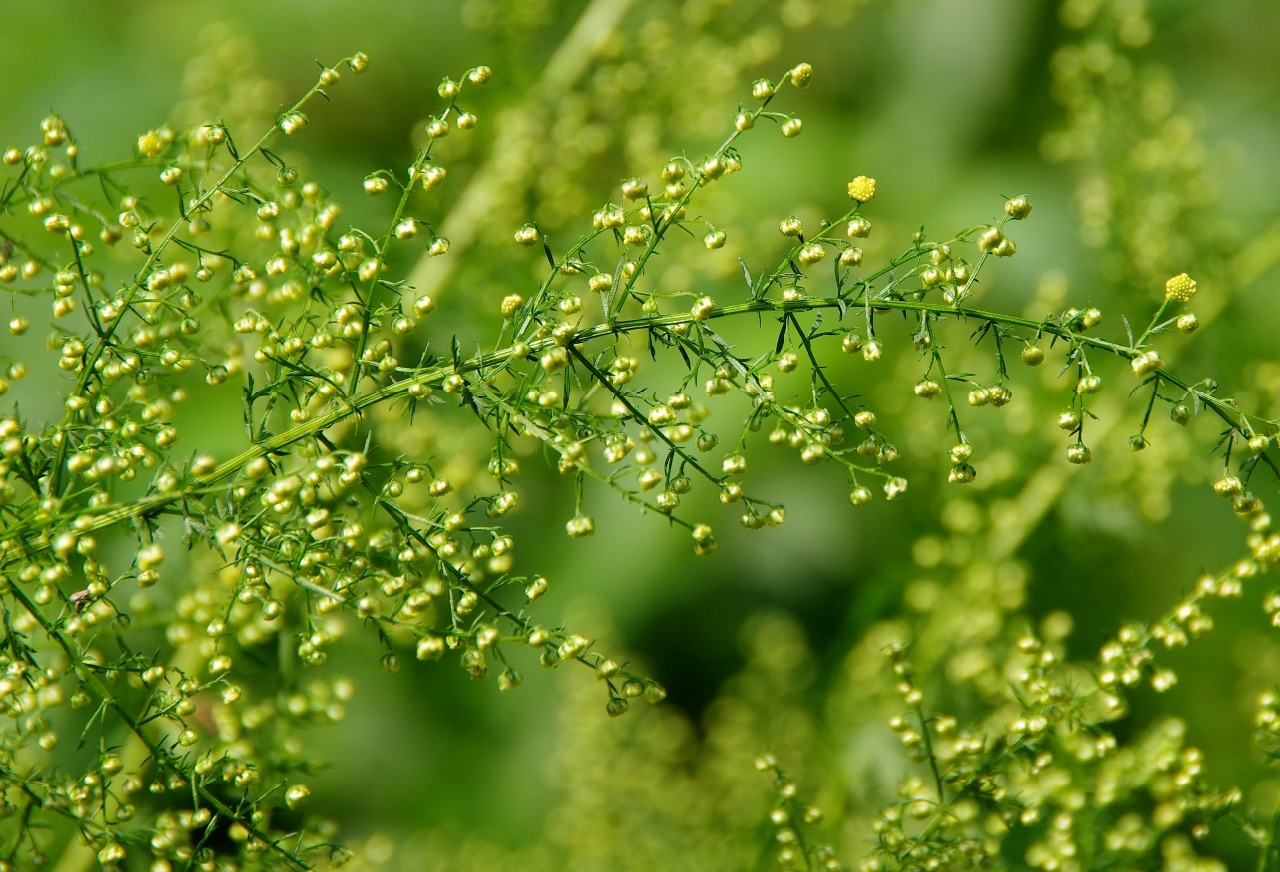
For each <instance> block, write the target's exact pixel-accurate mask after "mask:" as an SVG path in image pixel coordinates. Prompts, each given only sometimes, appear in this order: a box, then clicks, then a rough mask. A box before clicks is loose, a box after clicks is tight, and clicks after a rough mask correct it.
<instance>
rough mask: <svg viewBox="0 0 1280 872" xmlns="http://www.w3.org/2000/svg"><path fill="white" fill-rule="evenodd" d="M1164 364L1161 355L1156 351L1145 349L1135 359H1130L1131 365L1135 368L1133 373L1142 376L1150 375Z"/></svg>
mask: <svg viewBox="0 0 1280 872" xmlns="http://www.w3.org/2000/svg"><path fill="white" fill-rule="evenodd" d="M1162 365H1163V363H1162V361H1161V360H1160V355H1159V354H1157V353H1156V352H1154V351H1144V352H1143V353H1142V354H1139V355H1138V356H1137V357H1135V358H1134V359H1133V360H1131V361H1129V366H1130V367H1131V368H1132V369H1133V374H1134V375H1136V376H1138V378H1142V377H1143V376H1147V375H1150V374H1151V373H1153V372H1155V371H1156V370H1158V369H1159V368H1160V367H1161V366H1162Z"/></svg>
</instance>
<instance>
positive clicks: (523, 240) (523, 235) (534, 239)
mask: <svg viewBox="0 0 1280 872" xmlns="http://www.w3.org/2000/svg"><path fill="white" fill-rule="evenodd" d="M541 239H542V234H541V233H539V232H538V228H537V227H534V226H533V225H532V224H526V225H524V226H523V227H521V228H520V229H519V230H517V231H516V233H515V240H516V242H518V243H520V244H521V245H523V246H525V247H526V248H528V247H529V246H531V245H537V244H538V242H539V241H540V240H541Z"/></svg>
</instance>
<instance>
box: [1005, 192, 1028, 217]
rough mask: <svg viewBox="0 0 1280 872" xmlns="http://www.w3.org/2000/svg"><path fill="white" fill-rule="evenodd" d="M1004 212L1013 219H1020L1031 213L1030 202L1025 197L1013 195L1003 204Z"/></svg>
mask: <svg viewBox="0 0 1280 872" xmlns="http://www.w3.org/2000/svg"><path fill="white" fill-rule="evenodd" d="M1004 214H1006V215H1008V216H1009V217H1010V218H1012V219H1014V220H1015V221H1021V220H1022V219H1023V218H1026V217H1027V216H1028V215H1030V214H1031V202H1030V201H1029V200H1028V199H1027V198H1026V197H1013V198H1012V199H1009V200H1006V201H1005V204H1004Z"/></svg>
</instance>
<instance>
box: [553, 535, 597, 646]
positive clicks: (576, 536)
mask: <svg viewBox="0 0 1280 872" xmlns="http://www.w3.org/2000/svg"><path fill="white" fill-rule="evenodd" d="M564 529H565V532H567V533H568V534H569V535H570V536H572V537H573V538H574V539H582V538H583V537H585V536H590V535H592V534H593V533H595V531H596V522H595V521H594V520H592V519H591V518H590V517H588V516H587V515H575V516H574V517H572V518H570V519H569V520H568V522H566V523H565V525H564ZM561 659H567V658H561Z"/></svg>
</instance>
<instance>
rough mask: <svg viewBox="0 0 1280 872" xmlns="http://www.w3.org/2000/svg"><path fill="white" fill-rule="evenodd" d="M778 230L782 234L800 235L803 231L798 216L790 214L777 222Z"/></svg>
mask: <svg viewBox="0 0 1280 872" xmlns="http://www.w3.org/2000/svg"><path fill="white" fill-rule="evenodd" d="M778 232H779V233H781V234H782V235H783V236H800V235H801V234H803V233H804V225H803V224H801V223H800V219H799V218H797V217H796V216H794V215H791V216H788V217H786V218H783V219H782V220H781V221H779V222H778Z"/></svg>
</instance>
